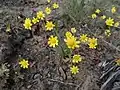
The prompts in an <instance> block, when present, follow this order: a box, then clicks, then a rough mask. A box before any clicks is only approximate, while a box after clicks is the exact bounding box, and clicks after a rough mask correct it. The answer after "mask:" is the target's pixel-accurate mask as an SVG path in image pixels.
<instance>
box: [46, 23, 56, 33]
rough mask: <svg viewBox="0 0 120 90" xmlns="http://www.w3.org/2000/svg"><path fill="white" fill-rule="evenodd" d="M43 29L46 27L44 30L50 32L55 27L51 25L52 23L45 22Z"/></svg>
mask: <svg viewBox="0 0 120 90" xmlns="http://www.w3.org/2000/svg"><path fill="white" fill-rule="evenodd" d="M45 27H46V30H48V31H51V30H52V29H53V28H54V27H55V25H54V24H53V22H52V21H47V23H46V25H45Z"/></svg>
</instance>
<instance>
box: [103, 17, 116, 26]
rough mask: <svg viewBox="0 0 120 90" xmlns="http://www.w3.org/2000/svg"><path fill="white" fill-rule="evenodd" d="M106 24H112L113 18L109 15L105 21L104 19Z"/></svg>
mask: <svg viewBox="0 0 120 90" xmlns="http://www.w3.org/2000/svg"><path fill="white" fill-rule="evenodd" d="M105 23H106V25H108V26H113V24H114V19H112V18H111V17H109V18H108V19H107V20H106V21H105Z"/></svg>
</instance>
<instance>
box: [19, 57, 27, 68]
mask: <svg viewBox="0 0 120 90" xmlns="http://www.w3.org/2000/svg"><path fill="white" fill-rule="evenodd" d="M19 64H20V67H22V68H23V69H25V68H28V66H29V63H28V60H25V59H22V60H21V61H20V62H19Z"/></svg>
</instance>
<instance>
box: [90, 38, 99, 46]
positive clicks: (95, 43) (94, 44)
mask: <svg viewBox="0 0 120 90" xmlns="http://www.w3.org/2000/svg"><path fill="white" fill-rule="evenodd" d="M88 42H89V43H88V45H89V48H96V46H97V45H98V44H97V38H89V40H88Z"/></svg>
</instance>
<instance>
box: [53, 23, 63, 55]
mask: <svg viewBox="0 0 120 90" xmlns="http://www.w3.org/2000/svg"><path fill="white" fill-rule="evenodd" d="M57 27H58V24H56V29H55V30H54V32H55V34H56V36H57V37H58V39H59V43H60V44H59V47H58V48H59V51H58V52H59V54H60V55H61V56H62V57H63V56H64V55H65V52H64V49H63V47H62V46H61V44H62V43H61V41H62V40H61V38H60V35H59V33H58V28H57Z"/></svg>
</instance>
